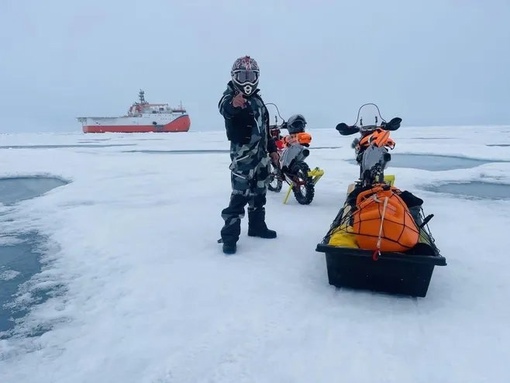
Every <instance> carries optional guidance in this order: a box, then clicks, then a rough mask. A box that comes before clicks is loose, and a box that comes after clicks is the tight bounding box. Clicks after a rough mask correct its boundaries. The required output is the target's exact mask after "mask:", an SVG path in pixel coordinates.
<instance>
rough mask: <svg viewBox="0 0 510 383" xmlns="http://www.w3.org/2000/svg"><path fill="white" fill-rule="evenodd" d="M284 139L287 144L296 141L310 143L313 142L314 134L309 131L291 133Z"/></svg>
mask: <svg viewBox="0 0 510 383" xmlns="http://www.w3.org/2000/svg"><path fill="white" fill-rule="evenodd" d="M284 141H285V143H286V144H287V145H290V144H293V143H295V142H298V143H300V144H301V145H303V144H305V145H306V144H308V145H310V142H312V135H311V134H310V133H307V132H301V133H294V134H289V135H288V136H285V138H284Z"/></svg>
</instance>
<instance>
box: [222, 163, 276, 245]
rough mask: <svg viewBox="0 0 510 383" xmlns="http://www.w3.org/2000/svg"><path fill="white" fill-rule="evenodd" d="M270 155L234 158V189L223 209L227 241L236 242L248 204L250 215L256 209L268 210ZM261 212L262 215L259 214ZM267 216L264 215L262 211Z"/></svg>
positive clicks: (224, 237) (224, 232)
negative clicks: (244, 159) (260, 157)
mask: <svg viewBox="0 0 510 383" xmlns="http://www.w3.org/2000/svg"><path fill="white" fill-rule="evenodd" d="M269 161H270V160H269V157H267V156H266V157H263V158H262V159H260V160H259V159H258V158H257V159H255V158H253V159H246V162H245V161H239V160H237V161H235V160H233V161H232V164H231V165H230V170H231V172H232V173H231V182H232V193H231V195H230V203H229V205H228V206H227V207H226V208H225V209H223V210H222V211H221V217H222V218H223V220H224V221H225V225H224V226H223V228H222V229H221V238H222V239H223V242H225V243H236V242H237V241H238V239H239V235H240V234H241V219H242V218H243V217H244V215H245V210H244V209H245V206H246V205H248V214H249V215H248V217H249V218H251V216H255V215H254V214H250V213H251V212H254V211H255V210H258V211H260V212H262V211H264V206H265V204H266V192H267V185H268V183H269ZM257 216H261V215H257ZM262 216H263V215H262Z"/></svg>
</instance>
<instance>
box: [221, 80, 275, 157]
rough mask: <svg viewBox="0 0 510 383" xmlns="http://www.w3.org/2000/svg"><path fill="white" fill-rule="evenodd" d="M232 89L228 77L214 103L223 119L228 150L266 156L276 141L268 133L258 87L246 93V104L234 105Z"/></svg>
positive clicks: (267, 113)
mask: <svg viewBox="0 0 510 383" xmlns="http://www.w3.org/2000/svg"><path fill="white" fill-rule="evenodd" d="M235 95H236V91H235V89H234V86H233V84H232V81H230V82H229V83H228V84H227V89H226V90H225V92H223V96H222V97H221V99H220V101H219V103H218V109H219V111H220V113H221V114H222V116H223V117H224V119H225V129H226V133H227V138H228V140H229V141H230V151H231V154H235V153H239V152H243V153H249V155H250V156H251V157H252V158H253V157H255V158H254V159H261V158H262V157H267V154H268V153H272V152H276V151H277V148H276V143H275V142H274V139H273V138H272V137H271V136H270V134H269V112H268V110H267V108H266V106H265V105H264V101H263V100H262V98H261V97H260V95H259V94H258V89H257V90H256V91H255V92H254V93H253V95H252V96H250V97H247V107H246V108H234V106H233V105H232V99H233V98H234V96H235Z"/></svg>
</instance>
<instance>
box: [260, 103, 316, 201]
mask: <svg viewBox="0 0 510 383" xmlns="http://www.w3.org/2000/svg"><path fill="white" fill-rule="evenodd" d="M266 105H273V106H274V107H275V108H276V111H277V114H278V116H276V115H275V123H274V125H270V127H269V130H270V134H271V136H272V137H273V138H274V139H275V142H276V145H277V148H278V153H279V155H280V160H279V163H278V164H273V163H271V171H270V175H269V177H270V183H269V185H268V189H269V190H270V191H273V192H276V193H279V192H280V191H281V189H282V186H283V183H284V182H285V183H287V184H288V185H289V189H288V191H287V194H286V196H285V199H284V201H283V203H287V200H288V198H289V195H290V192H291V191H293V192H294V197H295V198H296V201H297V202H298V203H299V204H301V205H309V204H310V203H311V202H312V201H313V198H314V195H315V185H316V183H317V182H318V181H319V179H320V178H321V177H322V176H323V175H324V170H322V169H319V168H318V167H316V168H314V169H313V170H310V167H309V166H308V164H307V163H306V158H307V157H308V156H309V155H310V150H309V149H308V148H309V146H310V142H311V140H312V136H311V135H310V133H308V132H305V127H306V120H305V118H304V117H303V116H302V115H300V114H295V115H292V116H291V117H290V118H289V120H288V121H285V120H284V119H283V117H282V116H281V114H280V110H279V109H278V106H277V105H276V104H273V103H267V104H266ZM278 117H280V120H281V123H280V124H279V123H278ZM282 130H287V131H288V133H289V134H288V135H282Z"/></svg>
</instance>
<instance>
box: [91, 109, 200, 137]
mask: <svg viewBox="0 0 510 383" xmlns="http://www.w3.org/2000/svg"><path fill="white" fill-rule="evenodd" d="M190 126H191V121H190V118H189V116H188V115H187V114H185V115H182V116H179V117H177V118H174V119H173V120H171V121H170V122H168V118H164V117H162V116H157V115H148V116H144V117H139V118H128V117H118V118H92V117H89V118H86V121H84V122H83V133H150V132H154V133H172V132H187V131H189V128H190Z"/></svg>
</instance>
